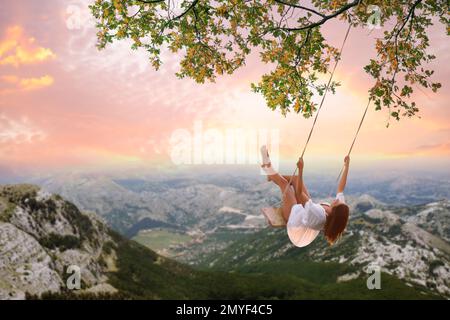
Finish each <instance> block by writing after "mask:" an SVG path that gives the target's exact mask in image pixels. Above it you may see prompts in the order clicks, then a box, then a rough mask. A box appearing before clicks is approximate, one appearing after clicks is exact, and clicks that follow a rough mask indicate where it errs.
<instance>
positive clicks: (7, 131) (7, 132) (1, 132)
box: [0, 114, 46, 144]
mask: <svg viewBox="0 0 450 320" xmlns="http://www.w3.org/2000/svg"><path fill="white" fill-rule="evenodd" d="M45 136H46V135H45V133H44V132H43V131H42V130H41V129H39V128H36V127H35V126H33V125H32V124H31V123H30V122H29V120H28V119H27V118H22V119H20V120H15V119H11V118H8V117H6V116H5V115H2V114H0V144H10V143H13V144H22V143H33V142H36V141H42V140H44V139H45Z"/></svg>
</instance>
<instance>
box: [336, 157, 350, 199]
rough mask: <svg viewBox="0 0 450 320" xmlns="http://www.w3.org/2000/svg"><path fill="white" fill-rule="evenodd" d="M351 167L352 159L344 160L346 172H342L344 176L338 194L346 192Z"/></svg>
mask: <svg viewBox="0 0 450 320" xmlns="http://www.w3.org/2000/svg"><path fill="white" fill-rule="evenodd" d="M349 166H350V157H349V156H346V157H345V159H344V170H343V171H342V176H341V180H340V181H339V185H338V188H337V193H341V192H344V189H345V185H346V184H347V176H348V169H349Z"/></svg>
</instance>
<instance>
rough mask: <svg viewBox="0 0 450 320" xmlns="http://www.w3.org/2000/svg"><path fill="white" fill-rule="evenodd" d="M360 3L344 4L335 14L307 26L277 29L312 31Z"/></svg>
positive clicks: (357, 0) (356, 0)
mask: <svg viewBox="0 0 450 320" xmlns="http://www.w3.org/2000/svg"><path fill="white" fill-rule="evenodd" d="M360 2H361V0H354V1H353V2H351V3H348V4H346V5H345V6H343V7H342V8H340V9H339V10H337V11H336V12H334V13H332V14H330V15H327V16H324V17H323V18H322V19H321V20H319V21H317V22H314V23H311V24H308V25H306V26H302V27H297V28H287V27H280V28H278V29H281V30H285V31H301V30H306V29H312V28H315V27H318V26H320V25H322V24H324V23H325V22H327V21H328V20H330V19H332V18H335V17H337V16H338V15H340V14H342V13H343V12H345V11H347V10H349V9H351V8H353V7H354V6H357V5H358V4H359V3H360Z"/></svg>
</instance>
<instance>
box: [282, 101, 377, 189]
mask: <svg viewBox="0 0 450 320" xmlns="http://www.w3.org/2000/svg"><path fill="white" fill-rule="evenodd" d="M371 102H372V98H369V100H368V101H367V105H366V109H365V110H364V113H363V116H362V117H361V121H360V122H359V126H358V129H357V130H356V133H355V136H354V137H353V141H352V144H351V146H350V149H349V150H348V152H347V156H350V154H351V153H352V150H353V147H354V145H355V142H356V139H357V138H358V135H359V131H360V130H361V127H362V125H363V122H364V119H365V118H366V114H367V111H368V110H369V106H370V103H371ZM344 166H345V164H344V165H343V166H342V167H341V171H340V172H339V174H338V176H337V178H336V182H335V183H336V184H337V183H338V182H339V179H340V178H341V176H342V172H344ZM332 193H333V190H331V191H330V193H329V194H328V197H331V195H332ZM283 197H284V195H283Z"/></svg>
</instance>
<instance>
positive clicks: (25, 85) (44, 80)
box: [0, 75, 55, 93]
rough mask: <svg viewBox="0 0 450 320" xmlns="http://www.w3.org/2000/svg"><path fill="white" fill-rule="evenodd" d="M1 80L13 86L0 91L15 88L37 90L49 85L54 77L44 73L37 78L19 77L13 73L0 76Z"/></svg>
mask: <svg viewBox="0 0 450 320" xmlns="http://www.w3.org/2000/svg"><path fill="white" fill-rule="evenodd" d="M1 80H2V81H3V82H4V83H6V84H10V85H13V88H7V89H5V90H3V91H0V93H5V92H11V91H16V90H21V91H30V90H37V89H41V88H45V87H49V86H51V85H52V84H53V83H54V81H55V80H54V79H53V77H52V76H50V75H45V76H42V77H39V78H19V77H17V76H14V75H6V76H3V77H1Z"/></svg>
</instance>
